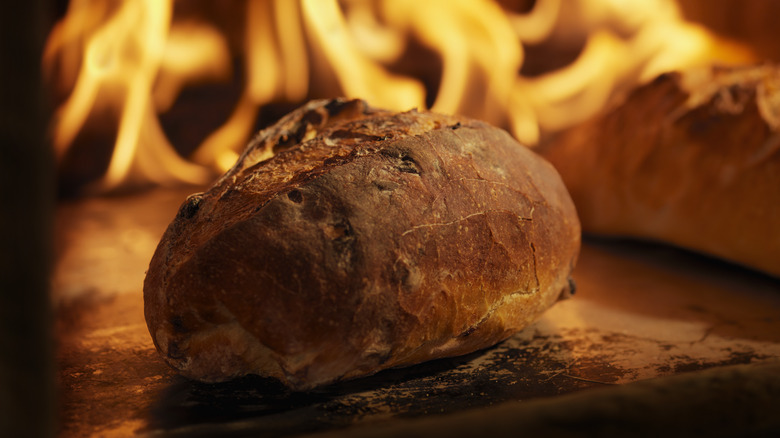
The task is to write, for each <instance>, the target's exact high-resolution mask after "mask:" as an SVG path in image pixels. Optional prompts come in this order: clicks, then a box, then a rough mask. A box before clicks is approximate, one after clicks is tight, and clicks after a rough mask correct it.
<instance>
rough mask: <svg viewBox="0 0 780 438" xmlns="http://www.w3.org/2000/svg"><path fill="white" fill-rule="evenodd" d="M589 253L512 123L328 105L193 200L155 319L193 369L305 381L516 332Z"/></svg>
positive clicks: (174, 354)
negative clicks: (509, 129) (582, 252)
mask: <svg viewBox="0 0 780 438" xmlns="http://www.w3.org/2000/svg"><path fill="white" fill-rule="evenodd" d="M579 248H580V228H579V221H578V218H577V214H576V212H575V210H574V205H573V203H572V201H571V199H570V197H569V195H568V193H567V191H566V189H565V188H564V186H563V183H562V181H561V180H560V177H559V176H558V175H557V173H556V171H555V170H554V169H553V167H552V166H551V165H550V164H549V163H547V162H546V161H545V160H544V159H542V158H540V157H539V156H538V155H536V154H535V153H534V152H532V151H531V150H529V149H527V148H525V147H523V146H522V145H520V144H518V143H517V142H516V141H514V140H513V139H512V138H511V137H510V136H509V135H508V134H507V133H506V132H505V131H503V130H500V129H497V128H494V127H492V126H490V125H487V124H485V123H482V122H478V121H474V120H470V119H466V118H463V117H454V116H445V115H439V114H434V113H429V112H417V111H409V112H403V113H395V112H390V111H385V110H381V109H376V108H372V107H370V106H368V105H367V104H366V103H365V102H363V101H360V100H330V101H313V102H310V103H308V104H306V105H305V106H303V107H301V108H299V109H298V110H296V111H293V112H292V113H290V114H289V115H287V116H285V117H284V118H282V119H281V120H280V121H279V122H278V123H277V124H275V125H274V126H271V127H270V128H268V129H266V130H263V131H261V132H260V133H259V134H258V135H257V136H256V137H255V139H254V140H252V142H251V143H250V144H249V146H248V148H247V149H246V151H244V153H243V154H242V155H241V157H240V158H239V160H238V161H237V163H236V164H235V166H234V167H233V168H232V169H230V170H229V171H228V172H227V173H226V174H225V175H224V176H222V177H221V178H220V179H219V180H218V181H217V182H216V183H215V184H214V186H212V187H211V188H210V189H209V190H208V191H206V192H205V193H203V194H196V195H192V196H191V197H190V198H188V199H187V201H185V203H184V204H183V205H182V207H181V209H180V211H179V213H178V215H177V216H176V218H175V219H174V220H173V222H172V223H171V224H170V226H169V228H168V230H167V231H166V232H165V234H164V236H163V238H162V240H161V242H160V244H159V246H158V248H157V251H156V252H155V254H154V257H153V258H152V261H151V263H150V267H149V271H148V274H147V277H146V280H145V283H144V304H145V316H146V320H147V324H148V326H149V331H150V334H151V336H152V339H153V341H154V343H155V345H156V347H157V349H158V351H159V352H160V353H161V355H162V356H163V357H164V358H165V360H166V361H167V362H168V363H169V364H170V365H171V366H172V367H174V368H175V369H177V370H179V371H180V372H181V373H182V374H183V375H185V376H188V377H190V378H194V379H199V380H203V381H222V380H227V379H230V378H234V377H237V376H241V375H245V374H258V375H262V376H266V377H272V378H276V379H278V380H280V381H281V382H283V383H284V384H286V385H287V386H289V387H291V388H293V389H296V390H305V389H310V388H313V387H315V386H319V385H323V384H328V383H331V382H334V381H338V380H343V379H350V378H355V377H360V376H365V375H370V374H374V373H376V372H378V371H380V370H382V369H387V368H391V367H399V366H406V365H411V364H415V363H419V362H423V361H426V360H430V359H435V358H440V357H447V356H454V355H460V354H465V353H469V352H473V351H476V350H479V349H482V348H486V347H488V346H491V345H493V344H495V343H497V342H500V341H502V340H504V339H506V338H507V337H509V336H511V335H512V334H513V333H515V332H517V331H518V330H520V329H522V328H523V327H525V326H527V325H528V324H530V323H531V322H532V321H534V320H535V319H536V318H537V317H538V316H539V315H540V314H541V313H542V312H543V311H544V310H546V309H547V308H548V307H549V306H551V305H552V304H553V303H554V302H555V301H556V300H558V299H559V298H560V297H561V296H562V295H563V296H565V295H567V294H568V293H569V292H573V285H572V284H571V283H570V279H569V275H570V273H571V270H572V269H573V267H574V264H575V262H576V259H577V255H578V253H579Z"/></svg>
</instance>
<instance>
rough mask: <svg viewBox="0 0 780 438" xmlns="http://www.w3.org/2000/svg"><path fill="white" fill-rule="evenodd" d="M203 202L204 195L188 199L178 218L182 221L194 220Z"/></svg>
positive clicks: (197, 194) (192, 196) (194, 195)
mask: <svg viewBox="0 0 780 438" xmlns="http://www.w3.org/2000/svg"><path fill="white" fill-rule="evenodd" d="M202 201H203V193H195V194H192V195H190V196H188V197H187V200H185V201H184V204H182V206H181V208H180V209H179V214H178V217H180V218H182V219H192V218H193V217H195V214H197V213H198V210H200V206H201V202H202Z"/></svg>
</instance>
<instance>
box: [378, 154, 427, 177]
mask: <svg viewBox="0 0 780 438" xmlns="http://www.w3.org/2000/svg"><path fill="white" fill-rule="evenodd" d="M380 154H381V155H382V156H384V157H386V158H389V159H390V160H392V161H393V167H395V168H396V169H397V170H399V171H401V172H403V173H411V174H414V175H419V174H420V173H421V170H420V165H419V164H418V163H417V161H416V160H415V159H414V158H412V156H411V154H410V153H409V151H406V150H398V149H384V150H382V151H381V152H380Z"/></svg>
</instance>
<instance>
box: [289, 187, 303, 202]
mask: <svg viewBox="0 0 780 438" xmlns="http://www.w3.org/2000/svg"><path fill="white" fill-rule="evenodd" d="M287 198H288V199H289V200H290V201H292V202H294V203H296V204H300V203H301V202H303V193H301V191H300V190H298V189H292V190H290V191H289V192H287Z"/></svg>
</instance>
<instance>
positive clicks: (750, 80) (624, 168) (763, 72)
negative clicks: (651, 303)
mask: <svg viewBox="0 0 780 438" xmlns="http://www.w3.org/2000/svg"><path fill="white" fill-rule="evenodd" d="M541 153H542V154H543V155H544V156H545V157H546V158H548V159H549V160H550V161H551V162H552V163H553V164H554V165H555V167H556V168H557V169H558V171H559V172H560V173H561V176H562V177H563V179H564V182H565V183H566V185H567V187H568V188H569V191H570V193H571V195H572V198H573V199H574V202H575V204H576V206H577V211H578V213H579V215H580V219H581V221H582V227H583V230H584V231H585V232H588V233H593V234H601V235H611V236H630V237H638V238H643V239H652V240H658V241H663V242H668V243H672V244H674V245H677V246H681V247H684V248H688V249H691V250H694V251H699V252H702V253H705V254H709V255H713V256H716V257H720V258H723V259H726V260H730V261H733V262H736V263H739V264H742V265H745V266H748V267H751V268H754V269H758V270H761V271H764V272H766V273H769V274H772V275H774V276H780V69H778V68H777V67H773V66H761V67H753V68H736V69H734V68H729V69H726V68H713V69H708V70H696V71H689V72H685V73H671V74H666V75H663V76H660V77H659V78H657V79H656V80H655V81H654V82H652V83H650V84H647V85H645V86H643V87H640V88H639V89H637V90H635V91H634V93H632V94H631V96H629V97H628V99H627V100H626V101H625V102H624V103H623V104H621V105H620V106H618V107H616V108H614V109H613V110H612V111H610V112H608V113H606V114H605V115H603V116H601V117H597V118H595V119H593V120H591V121H589V122H587V123H584V124H582V125H580V126H578V127H575V128H572V129H570V130H569V131H567V132H565V133H563V134H562V135H560V136H558V137H557V138H555V139H554V140H553V141H551V142H550V143H549V144H547V145H546V146H545V147H544V148H543V149H542V150H541Z"/></svg>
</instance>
